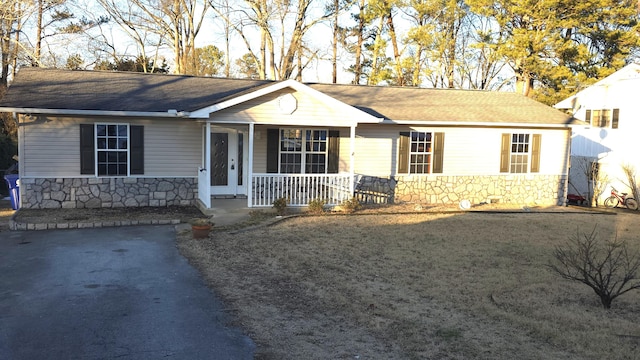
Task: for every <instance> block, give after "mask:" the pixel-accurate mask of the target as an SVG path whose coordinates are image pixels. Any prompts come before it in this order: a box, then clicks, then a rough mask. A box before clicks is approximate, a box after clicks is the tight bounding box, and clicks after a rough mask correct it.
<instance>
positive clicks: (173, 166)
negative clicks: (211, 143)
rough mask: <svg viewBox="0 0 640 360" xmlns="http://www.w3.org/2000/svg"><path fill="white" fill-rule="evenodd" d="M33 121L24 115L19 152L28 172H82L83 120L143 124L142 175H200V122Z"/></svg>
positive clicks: (44, 174) (93, 120)
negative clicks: (23, 128)
mask: <svg viewBox="0 0 640 360" xmlns="http://www.w3.org/2000/svg"><path fill="white" fill-rule="evenodd" d="M41 118H42V119H43V120H37V121H30V120H26V121H25V120H24V119H23V118H22V117H21V126H23V127H25V128H26V127H29V129H28V131H22V132H21V134H22V135H23V144H24V146H23V147H22V148H21V151H22V153H21V154H20V160H21V166H23V167H22V171H23V174H24V175H25V176H34V177H53V176H56V177H76V176H80V150H79V136H80V126H79V125H80V124H91V123H96V122H99V123H122V124H125V123H126V124H130V125H143V126H144V154H145V155H144V161H145V173H144V175H142V176H156V177H160V176H167V177H172V176H177V177H182V176H197V168H198V166H199V165H200V156H201V155H200V154H201V151H202V150H201V142H202V141H201V136H202V135H201V134H202V132H201V131H202V130H201V125H200V124H197V123H195V122H193V121H191V120H182V119H181V120H140V119H131V118H128V119H127V118H99V119H98V118H91V119H84V118H71V117H65V118H60V117H48V118H46V120H44V119H45V117H44V116H42V117H41Z"/></svg>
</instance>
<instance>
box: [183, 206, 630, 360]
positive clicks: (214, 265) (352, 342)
mask: <svg viewBox="0 0 640 360" xmlns="http://www.w3.org/2000/svg"><path fill="white" fill-rule="evenodd" d="M638 219H639V218H638V215H637V213H636V214H633V213H619V214H618V215H602V214H596V213H590V212H585V213H583V214H570V213H562V212H559V213H553V214H548V213H544V214H542V213H533V212H520V213H489V214H487V213H420V214H387V215H351V216H315V217H294V218H290V219H286V220H284V221H280V222H278V223H275V224H273V225H271V226H265V227H262V228H257V229H253V230H248V231H239V232H233V233H232V232H224V231H220V232H214V233H213V234H212V236H211V238H210V239H208V240H193V239H192V238H191V237H190V235H189V233H187V232H185V233H181V234H179V236H178V237H179V241H178V245H179V248H180V250H181V251H182V253H183V254H184V255H185V256H187V257H188V258H189V259H190V261H191V262H192V263H193V264H195V265H196V266H197V267H198V268H199V269H200V270H201V272H202V273H203V274H204V276H205V278H206V279H207V281H208V282H209V283H210V284H211V286H212V287H213V288H214V290H215V292H216V293H217V294H219V295H221V296H222V297H223V298H224V300H225V302H226V304H227V306H228V311H230V312H232V313H233V314H234V316H235V317H236V318H237V319H238V325H239V326H241V327H242V328H244V329H245V330H246V331H247V333H248V334H249V335H250V336H251V337H252V338H253V339H254V340H255V341H256V342H257V344H258V349H257V354H256V358H258V359H636V358H638V356H639V355H638V347H639V345H640V293H639V292H631V293H628V294H625V295H623V296H622V297H620V298H618V299H617V300H615V301H614V303H613V309H611V310H604V309H602V308H601V307H600V303H599V299H598V298H597V297H596V296H595V294H594V293H593V292H592V290H591V289H589V288H587V287H586V286H584V285H581V284H574V283H571V282H568V281H565V280H562V279H560V278H558V277H557V276H555V275H554V274H552V273H551V272H550V271H549V270H548V267H547V265H548V264H549V262H550V261H551V260H552V251H553V248H554V246H556V245H557V244H563V243H564V242H565V241H566V240H567V239H568V238H569V237H570V236H572V235H574V234H575V233H576V231H577V230H578V229H580V230H582V231H591V230H592V229H593V227H594V225H596V224H597V226H598V230H597V231H598V233H599V234H600V236H601V237H602V238H613V237H615V236H616V234H617V236H618V238H619V239H625V240H628V241H629V242H630V244H631V245H632V246H633V247H634V248H640V235H639V234H640V221H638Z"/></svg>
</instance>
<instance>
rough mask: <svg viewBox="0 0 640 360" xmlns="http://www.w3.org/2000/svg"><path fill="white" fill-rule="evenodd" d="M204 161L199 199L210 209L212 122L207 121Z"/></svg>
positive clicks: (200, 169) (200, 172)
mask: <svg viewBox="0 0 640 360" xmlns="http://www.w3.org/2000/svg"><path fill="white" fill-rule="evenodd" d="M202 130H203V131H204V134H202V136H203V137H204V138H203V140H204V141H203V143H202V151H203V153H202V162H201V164H200V167H199V168H198V199H200V201H201V202H202V204H203V205H204V206H205V207H206V208H207V209H208V208H211V175H210V171H211V169H209V167H210V164H211V124H210V123H208V122H207V123H206V124H205V126H204V127H203V128H202Z"/></svg>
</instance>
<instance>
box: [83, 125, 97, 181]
mask: <svg viewBox="0 0 640 360" xmlns="http://www.w3.org/2000/svg"><path fill="white" fill-rule="evenodd" d="M94 141H95V135H94V126H93V124H80V174H83V175H95V173H96V170H95V167H96V160H95V148H94V147H95V146H94Z"/></svg>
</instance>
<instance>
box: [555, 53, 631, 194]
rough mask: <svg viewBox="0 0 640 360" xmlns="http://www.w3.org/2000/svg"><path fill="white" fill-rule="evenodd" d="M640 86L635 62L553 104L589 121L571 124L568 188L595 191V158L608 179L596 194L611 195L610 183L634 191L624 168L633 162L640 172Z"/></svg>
mask: <svg viewBox="0 0 640 360" xmlns="http://www.w3.org/2000/svg"><path fill="white" fill-rule="evenodd" d="M639 90H640V65H639V64H630V65H627V66H626V67H624V68H622V69H620V70H618V71H617V72H615V73H613V74H611V75H610V76H608V77H606V78H604V79H602V80H600V81H599V82H597V83H595V84H593V85H591V86H589V87H588V88H586V89H584V90H581V91H579V92H578V93H576V94H575V95H573V96H571V97H569V98H567V99H565V100H563V101H561V102H559V103H557V104H556V105H555V106H554V107H555V108H557V109H559V110H564V111H567V112H568V113H569V114H571V115H573V116H574V117H575V118H577V119H579V120H584V121H585V122H587V125H585V126H578V125H576V126H574V127H573V129H572V130H573V131H572V135H571V169H570V175H569V183H570V184H569V193H573V194H576V193H577V194H580V195H582V196H584V197H588V196H589V194H591V191H592V189H591V186H590V183H591V182H590V181H589V180H588V176H587V175H586V174H585V171H584V168H585V166H588V164H589V162H590V161H597V163H598V172H599V173H600V177H601V178H605V179H606V180H607V181H605V184H604V188H603V189H602V192H601V193H600V194H596V195H599V199H600V200H603V199H605V198H606V197H608V196H609V192H610V189H611V188H610V186H614V187H615V188H616V189H618V190H619V191H621V192H629V193H631V189H630V188H629V187H628V186H627V184H628V181H627V178H626V176H625V174H624V172H623V170H622V167H623V165H630V166H632V167H634V168H635V169H636V171H637V173H638V174H639V175H640V156H638V153H639V152H640V151H639V150H638V143H637V141H638V133H639V132H640V98H639V97H638V91H639ZM600 203H602V202H600Z"/></svg>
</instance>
